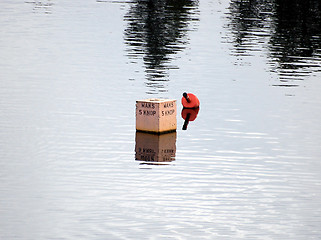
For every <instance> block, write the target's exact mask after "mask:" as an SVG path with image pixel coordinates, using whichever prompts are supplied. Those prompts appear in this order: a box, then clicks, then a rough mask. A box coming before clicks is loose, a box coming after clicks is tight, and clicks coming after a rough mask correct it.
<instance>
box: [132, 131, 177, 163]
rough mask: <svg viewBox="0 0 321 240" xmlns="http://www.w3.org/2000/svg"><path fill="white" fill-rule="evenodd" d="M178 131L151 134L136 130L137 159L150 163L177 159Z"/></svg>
mask: <svg viewBox="0 0 321 240" xmlns="http://www.w3.org/2000/svg"><path fill="white" fill-rule="evenodd" d="M175 154H176V132H172V133H166V134H161V135H157V134H150V133H144V132H139V131H137V132H136V145H135V159H136V160H137V161H143V162H145V163H148V164H157V163H160V162H171V161H175Z"/></svg>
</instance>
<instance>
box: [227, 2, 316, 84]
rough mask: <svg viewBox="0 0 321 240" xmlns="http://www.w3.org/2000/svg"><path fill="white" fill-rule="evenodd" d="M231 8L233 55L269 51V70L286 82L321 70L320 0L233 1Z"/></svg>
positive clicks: (230, 22) (300, 78)
mask: <svg viewBox="0 0 321 240" xmlns="http://www.w3.org/2000/svg"><path fill="white" fill-rule="evenodd" d="M229 10H230V11H229V13H228V19H229V25H228V28H229V29H230V31H231V34H232V39H233V40H232V42H233V54H234V55H236V56H240V57H242V56H243V57H244V56H249V55H252V54H254V52H255V51H266V52H267V55H268V58H269V60H268V61H269V65H270V71H272V72H276V73H277V74H278V76H279V79H280V81H281V82H284V83H289V82H292V81H296V80H304V79H305V78H306V77H307V76H309V75H311V74H313V73H315V72H316V71H320V64H321V2H320V1H319V0H306V1H301V0H265V1H263V0H248V1H242V0H233V1H232V2H231V4H230V9H229ZM280 86H286V85H284V84H283V83H282V84H280ZM289 86H290V85H289ZM293 86H295V85H293Z"/></svg>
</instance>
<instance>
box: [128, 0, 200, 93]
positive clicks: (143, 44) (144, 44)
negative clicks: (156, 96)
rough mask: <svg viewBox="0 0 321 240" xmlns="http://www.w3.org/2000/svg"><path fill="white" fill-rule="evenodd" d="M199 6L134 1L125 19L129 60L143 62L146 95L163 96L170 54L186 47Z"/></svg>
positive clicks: (185, 1)
mask: <svg viewBox="0 0 321 240" xmlns="http://www.w3.org/2000/svg"><path fill="white" fill-rule="evenodd" d="M197 7H198V2H197V1H191V0H177V1H174V0H159V1H155V0H135V1H133V2H131V7H130V9H129V11H128V13H127V14H126V15H125V21H127V22H128V24H127V28H126V29H125V34H124V35H125V37H124V38H125V42H126V43H127V44H128V46H129V48H128V51H127V54H128V57H129V58H130V59H131V60H132V61H133V62H136V61H137V60H140V59H143V62H144V66H145V72H146V78H147V82H146V85H147V86H148V87H150V88H149V90H148V91H147V93H150V94H153V93H158V92H164V91H165V92H166V91H167V90H166V88H165V82H166V81H168V80H169V74H168V69H173V68H177V67H175V66H173V65H171V60H172V59H173V56H172V55H173V54H175V53H177V52H179V51H182V50H183V49H184V48H185V47H186V44H187V43H188V36H187V33H188V31H190V30H191V27H190V23H192V22H196V21H198V14H196V13H197Z"/></svg>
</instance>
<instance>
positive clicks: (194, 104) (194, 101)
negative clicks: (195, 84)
mask: <svg viewBox="0 0 321 240" xmlns="http://www.w3.org/2000/svg"><path fill="white" fill-rule="evenodd" d="M182 104H183V107H184V108H198V107H199V106H200V101H199V100H198V98H197V97H196V96H195V95H194V94H193V93H186V92H184V93H183V97H182Z"/></svg>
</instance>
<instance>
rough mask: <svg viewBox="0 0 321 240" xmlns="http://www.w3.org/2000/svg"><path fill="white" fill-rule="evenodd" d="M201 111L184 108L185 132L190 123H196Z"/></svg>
mask: <svg viewBox="0 0 321 240" xmlns="http://www.w3.org/2000/svg"><path fill="white" fill-rule="evenodd" d="M199 110H200V109H199V108H183V110H182V118H183V119H184V120H185V122H184V125H183V128H182V129H183V130H186V129H187V125H188V123H189V122H191V121H194V120H195V119H196V118H197V114H198V112H199Z"/></svg>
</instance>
